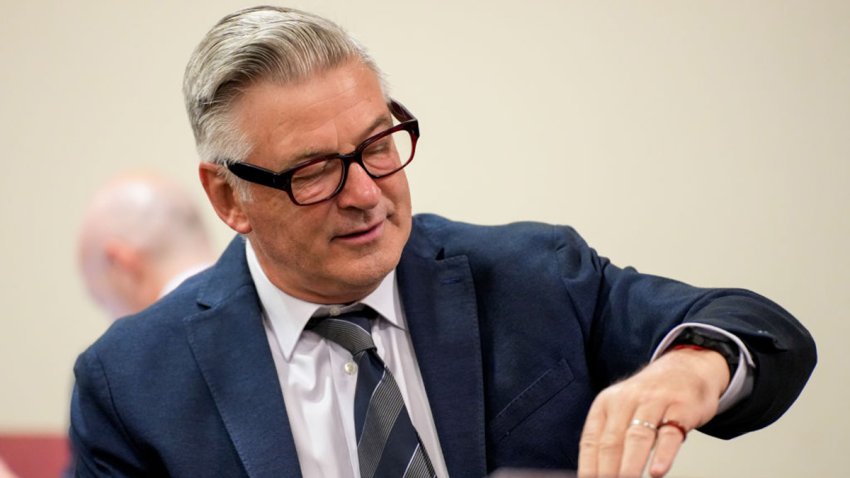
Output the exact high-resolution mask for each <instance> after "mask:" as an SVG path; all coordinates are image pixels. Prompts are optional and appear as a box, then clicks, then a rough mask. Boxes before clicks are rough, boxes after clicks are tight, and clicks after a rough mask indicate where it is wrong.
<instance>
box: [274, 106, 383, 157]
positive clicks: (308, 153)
mask: <svg viewBox="0 0 850 478" xmlns="http://www.w3.org/2000/svg"><path fill="white" fill-rule="evenodd" d="M392 125H393V120H392V116H391V115H390V114H389V112H387V113H386V114H383V115H381V116H379V117H377V118H375V121H373V122H372V124H370V125H369V126H368V127H367V128H365V129H364V130H363V133H362V134H361V135H360V140H359V142H362V141H365V140H366V139H367V138H369V137H370V136H372V135H374V134H376V133H378V132H379V131H378V130H379V128H380V129H381V131H382V130H383V129H385V128H389V127H391V126H392ZM359 142H358V144H359ZM339 153H340V152H339V151H331V150H324V151H323V150H319V149H316V148H313V147H308V148H307V149H305V150H304V151H302V152H301V153H299V154H297V155H295V156H293V157H292V158H290V159H289V160H288V161H287V163H288V164H289V166H287V167H286V168H285V169H291V168H294V167H296V166H298V165H299V164H302V163H305V162H307V161H310V160H313V159H317V158H321V157H323V156H333V155H335V154H339Z"/></svg>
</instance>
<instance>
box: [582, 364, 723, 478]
mask: <svg viewBox="0 0 850 478" xmlns="http://www.w3.org/2000/svg"><path fill="white" fill-rule="evenodd" d="M728 385H729V367H728V366H727V364H726V360H725V359H724V358H723V356H721V355H720V354H719V353H717V352H714V351H711V350H693V349H678V350H672V351H669V352H667V353H665V354H664V355H662V356H661V357H659V358H658V359H657V360H655V361H654V362H652V363H650V364H649V365H647V366H646V367H645V368H644V369H642V370H641V371H639V372H638V373H636V374H635V375H633V376H631V377H630V378H628V379H626V380H623V381H622V382H618V383H616V384H614V385H611V386H610V387H608V388H606V389H605V390H603V391H602V392H601V393H600V394H599V395H598V396H597V397H596V400H594V401H593V405H591V407H590V411H589V412H588V415H587V421H586V422H585V425H584V430H583V431H582V436H581V443H580V446H579V458H578V476H579V478H625V477H639V476H641V473H642V472H643V470H644V468H646V464H647V463H648V461H649V458H650V453H651V452H652V450H653V446H654V448H655V452H654V454H653V455H652V463H651V465H650V467H649V472H650V475H651V476H652V477H654V478H658V477H661V476H664V475H665V474H666V473H667V472H668V471H669V470H670V467H671V466H672V464H673V459H674V458H675V457H676V453H678V452H679V447H680V446H681V445H682V442H683V441H684V440H685V436H684V434H683V433H682V430H680V429H679V428H678V427H676V426H674V425H667V426H662V425H661V424H662V423H663V422H664V421H665V420H670V421H675V422H677V423H678V424H679V425H680V426H682V427H684V429H685V431H688V430H692V429H694V428H697V427H699V426H700V425H703V424H704V423H706V422H708V421H709V420H711V418H712V417H714V415H715V414H716V413H717V405H718V403H719V400H720V396H721V395H722V394H723V392H724V391H725V390H726V387H727V386H728Z"/></svg>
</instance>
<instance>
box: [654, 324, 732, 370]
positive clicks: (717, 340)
mask: <svg viewBox="0 0 850 478" xmlns="http://www.w3.org/2000/svg"><path fill="white" fill-rule="evenodd" d="M684 348H688V349H697V350H700V349H701V350H713V351H715V352H717V353H719V354H720V355H722V356H723V358H724V359H725V360H726V365H728V366H729V376H730V377H731V376H733V375H734V374H735V371H736V370H737V369H738V363H739V361H740V351H739V350H738V345H737V344H735V343H734V342H733V341H732V340H730V339H728V338H726V337H724V336H721V335H715V334H711V335H709V334H708V333H705V332H703V331H701V330H700V329H698V328H690V329H686V330H684V331H683V332H682V333H681V334H679V336H678V337H676V339H675V340H673V343H672V344H670V348H669V349H668V350H677V349H684Z"/></svg>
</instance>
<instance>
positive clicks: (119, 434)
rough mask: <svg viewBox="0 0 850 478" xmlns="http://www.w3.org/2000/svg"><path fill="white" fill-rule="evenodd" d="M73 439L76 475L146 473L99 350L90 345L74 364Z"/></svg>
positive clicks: (129, 474) (133, 474)
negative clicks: (123, 419) (125, 425)
mask: <svg viewBox="0 0 850 478" xmlns="http://www.w3.org/2000/svg"><path fill="white" fill-rule="evenodd" d="M74 375H75V377H76V383H75V384H74V392H73V396H72V398H71V428H70V440H71V447H72V455H73V468H74V473H75V476H77V477H100V476H104V477H105V476H109V477H122V476H145V475H147V474H149V473H148V472H147V471H145V470H144V468H143V466H142V462H141V460H139V458H138V456H137V454H136V452H135V451H134V450H133V447H132V446H131V440H130V438H129V434H128V433H127V431H126V430H125V429H124V426H123V425H122V423H121V419H120V417H119V415H118V413H117V411H116V409H115V406H114V402H113V400H112V396H111V394H110V390H109V383H108V381H107V378H106V374H105V373H104V370H103V367H102V365H101V362H100V360H99V359H98V356H97V354H96V352H95V351H94V350H93V349H89V350H88V351H87V352H85V353H83V354H82V355H80V357H79V358H78V359H77V362H76V364H75V365H74Z"/></svg>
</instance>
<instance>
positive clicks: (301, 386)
mask: <svg viewBox="0 0 850 478" xmlns="http://www.w3.org/2000/svg"><path fill="white" fill-rule="evenodd" d="M245 245H246V246H245V248H246V255H247V261H248V268H249V270H250V272H251V277H252V279H253V280H254V285H255V287H256V289H257V294H258V295H259V298H260V303H261V306H262V310H263V323H264V325H265V329H266V336H267V338H268V341H269V346H270V347H271V352H272V357H273V358H274V363H275V367H276V369H277V374H278V379H279V381H280V386H281V392H282V393H283V398H284V402H285V404H286V414H287V416H288V418H289V425H290V427H291V429H292V437H293V439H294V441H295V449H296V452H297V453H298V462H299V463H300V465H301V473H302V474H303V476H304V477H305V478H311V477H317V478H321V477H339V478H359V477H360V471H359V470H360V468H359V461H358V458H357V442H356V439H355V432H354V407H353V403H354V392H355V385H356V383H357V373H356V369H355V371H354V372H353V373H349V372H346V370H349V371H351V368H350V367H346V364H348V363H349V362H351V361H352V358H351V354H350V353H349V352H348V351H347V350H345V349H344V348H343V347H342V346H340V345H338V344H336V343H334V342H333V341H330V340H327V339H324V338H322V337H320V336H319V335H318V334H316V333H314V332H310V331H305V330H304V327H305V326H306V325H307V322H308V321H309V320H310V318H311V317H312V316H313V314H314V313H315V312H316V311H317V310H318V309H320V308H329V306H327V305H322V304H313V303H310V302H305V301H303V300H300V299H297V298H295V297H292V296H290V295H289V294H287V293H285V292H283V291H281V290H280V289H278V288H277V287H276V286H275V285H274V284H272V283H271V281H269V279H268V277H267V276H266V274H265V273H264V272H263V269H262V267H261V266H260V264H259V262H258V260H257V256H256V254H255V253H254V250H253V248H252V247H251V243H250V241H245ZM360 302H362V303H364V304H366V305H368V306H370V307H372V308H373V309H375V310H376V311H377V312H378V313H379V314H380V315H381V318H380V319H379V320H377V321H375V323H374V324H373V326H372V338H373V340H374V342H375V346H376V347H377V349H378V354H379V355H380V356H381V358H382V359H383V360H384V363H385V364H386V366H387V367H388V368H389V369H390V372H392V374H393V376H394V377H395V379H396V382H397V383H398V386H399V389H400V390H401V395H402V397H403V398H404V403H405V405H406V406H407V410H408V412H409V413H410V419H411V421H412V422H413V425H414V427H416V430H417V432H418V433H419V436H420V438H421V440H422V443H423V444H424V446H425V449H426V450H427V452H428V456H429V457H430V458H431V462H432V464H433V465H434V470H435V471H436V473H437V476H439V477H447V476H448V472H447V470H446V464H445V460H444V459H443V454H442V449H441V448H440V441H439V439H438V437H437V431H436V426H435V425H434V419H433V417H432V415H431V407H430V406H429V404H428V397H427V395H426V393H425V386H424V384H423V382H422V376H421V374H420V372H419V365H418V363H417V361H416V355H415V354H414V351H413V345H412V342H411V341H410V335H409V333H408V331H407V323H406V320H405V315H404V310H403V308H402V304H401V299H400V297H399V294H398V287H397V284H396V281H395V271H392V272H390V274H389V275H387V277H385V278H384V280H383V281H382V282H381V284H380V286H378V288H377V289H376V290H375V291H374V292H373V293H372V294H370V295H369V296H367V297H366V298H365V299H363V300H362V301H360ZM333 307H334V306H330V308H333ZM336 307H339V308H343V307H344V304H339V305H337V306H336ZM688 327H698V328H701V329H703V330H710V331H711V332H713V333H719V334H722V335H724V336H726V337H729V338H731V339H732V340H733V341H734V342H735V343H736V344H738V346H739V351H740V352H739V353H740V361H739V366H738V369H737V370H736V372H735V373H734V374H733V376H732V378H731V380H730V384H729V387H728V388H727V389H726V391H725V393H724V394H723V396H722V397H721V400H720V409H719V411H718V413H720V412H722V411H723V410H726V409H727V408H729V407H730V406H732V405H733V404H735V403H736V402H737V401H739V400H740V399H742V398H744V397H746V396H747V395H748V394H749V392H750V389H751V382H752V370H753V368H754V367H755V365H754V363H753V359H752V356H751V355H750V352H749V351H748V350H747V349H746V347H744V344H743V343H742V342H741V340H740V339H738V338H737V337H735V336H734V335H732V334H730V333H728V332H726V331H723V330H720V329H717V328H716V327H712V326H709V325H703V324H698V325H695V324H682V325H680V326H679V327H676V328H674V329H673V330H671V331H670V332H669V333H668V334H667V336H666V337H665V338H664V340H662V341H661V343H660V344H659V346H658V347H657V348H656V350H655V353H654V355H653V358H652V359H653V360H654V359H655V358H657V357H658V356H659V355H660V354H661V353H663V352H664V351H665V350H666V349H667V348H668V347H669V344H670V343H671V342H672V341H673V340H674V339H675V338H676V337H677V336H678V335H679V334H680V333H681V332H683V331H684V330H685V329H686V328H688ZM340 430H343V433H340V432H339V431H340Z"/></svg>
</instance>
